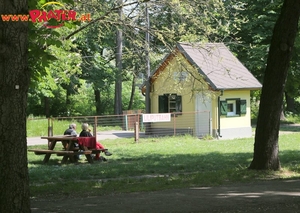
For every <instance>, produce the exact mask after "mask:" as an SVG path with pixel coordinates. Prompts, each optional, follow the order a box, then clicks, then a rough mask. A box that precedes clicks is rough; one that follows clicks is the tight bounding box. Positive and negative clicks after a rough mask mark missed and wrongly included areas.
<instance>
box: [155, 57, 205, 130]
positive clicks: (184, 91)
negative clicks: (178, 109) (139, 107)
mask: <svg viewBox="0 0 300 213" xmlns="http://www.w3.org/2000/svg"><path fill="white" fill-rule="evenodd" d="M175 73H176V74H175ZM191 73H192V75H191ZM179 76H181V77H182V78H183V80H179ZM195 76H196V77H197V78H198V79H199V80H196V81H195V78H194V77H195ZM200 81H201V82H200ZM203 82H204V81H203V79H202V77H201V76H200V75H199V73H198V71H197V70H196V69H194V68H193V67H192V66H191V65H190V64H189V63H188V62H187V61H186V60H185V58H184V57H183V56H182V55H181V54H180V53H179V54H178V55H177V57H173V58H172V59H171V60H170V61H169V63H168V65H167V66H166V67H165V68H164V69H163V70H161V72H160V74H159V75H158V76H157V79H156V80H155V81H154V82H153V84H152V86H151V92H150V102H151V113H158V112H159V109H158V106H159V101H158V96H160V95H163V94H170V93H176V94H177V95H181V96H182V111H183V112H185V113H183V114H182V115H178V116H176V118H175V119H176V121H175V122H176V126H178V128H194V125H195V116H193V115H192V114H190V113H186V112H194V111H195V110H196V109H195V96H196V93H197V92H194V90H203V89H204V90H207V89H208V86H207V84H206V82H204V83H203ZM173 122H174V118H173V117H172V122H169V123H166V122H165V123H152V124H151V127H152V128H173V126H174V125H173Z"/></svg>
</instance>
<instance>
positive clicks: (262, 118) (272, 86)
mask: <svg viewBox="0 0 300 213" xmlns="http://www.w3.org/2000/svg"><path fill="white" fill-rule="evenodd" d="M299 16H300V1H299V0H285V1H284V3H283V6H282V9H281V14H280V15H279V18H278V20H277V22H276V24H275V27H274V30H273V36H272V40H271V46H270V50H269V55H268V60H267V67H266V70H265V76H264V82H263V88H262V93H261V99H260V106H259V113H258V120H257V127H256V133H255V144H254V155H253V160H252V162H251V165H250V167H249V168H250V169H266V170H269V169H270V170H279V169H280V161H279V156H278V153H279V146H278V133H279V125H280V114H281V111H282V101H283V94H284V88H285V83H286V78H287V73H288V68H289V62H290V59H291V57H292V50H293V46H294V41H295V38H296V35H297V30H298V21H299Z"/></svg>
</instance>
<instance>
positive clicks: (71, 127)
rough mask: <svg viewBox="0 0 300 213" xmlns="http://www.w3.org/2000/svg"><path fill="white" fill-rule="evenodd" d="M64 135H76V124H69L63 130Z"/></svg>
mask: <svg viewBox="0 0 300 213" xmlns="http://www.w3.org/2000/svg"><path fill="white" fill-rule="evenodd" d="M64 135H72V136H77V132H76V124H74V123H73V124H70V125H69V128H68V129H66V131H65V132H64Z"/></svg>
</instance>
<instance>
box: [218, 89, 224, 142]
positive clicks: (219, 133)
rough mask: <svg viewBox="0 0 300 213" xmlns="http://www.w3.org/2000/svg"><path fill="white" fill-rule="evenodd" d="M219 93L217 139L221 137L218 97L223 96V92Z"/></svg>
mask: <svg viewBox="0 0 300 213" xmlns="http://www.w3.org/2000/svg"><path fill="white" fill-rule="evenodd" d="M220 91H221V93H220V95H219V96H218V105H219V106H218V132H217V136H218V137H222V135H221V102H220V97H221V96H222V95H223V93H224V90H220Z"/></svg>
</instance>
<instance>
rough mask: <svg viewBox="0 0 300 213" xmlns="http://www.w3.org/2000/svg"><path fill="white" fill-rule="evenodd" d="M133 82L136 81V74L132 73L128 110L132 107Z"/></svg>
mask: <svg viewBox="0 0 300 213" xmlns="http://www.w3.org/2000/svg"><path fill="white" fill-rule="evenodd" d="M135 83H136V75H135V74H134V75H133V78H132V84H131V94H130V100H129V104H128V110H130V109H132V105H133V100H134V94H135Z"/></svg>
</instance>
